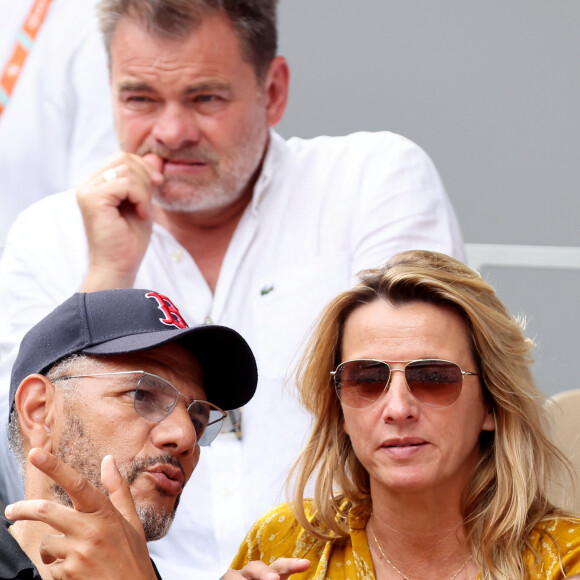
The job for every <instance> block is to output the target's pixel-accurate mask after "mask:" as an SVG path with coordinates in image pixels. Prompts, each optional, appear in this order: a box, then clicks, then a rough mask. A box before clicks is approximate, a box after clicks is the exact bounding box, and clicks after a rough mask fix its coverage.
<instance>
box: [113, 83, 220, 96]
mask: <svg viewBox="0 0 580 580" xmlns="http://www.w3.org/2000/svg"><path fill="white" fill-rule="evenodd" d="M230 88H231V85H230V83H227V82H222V81H208V82H203V83H197V84H194V85H190V86H188V87H186V88H185V91H184V94H186V95H193V94H196V93H204V92H208V91H224V90H229V89H230ZM118 90H119V92H121V93H123V92H127V93H130V92H139V93H154V92H155V89H154V88H153V87H152V86H151V85H149V84H147V83H144V82H141V81H123V82H121V83H119V86H118Z"/></svg>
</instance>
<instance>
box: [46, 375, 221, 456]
mask: <svg viewBox="0 0 580 580" xmlns="http://www.w3.org/2000/svg"><path fill="white" fill-rule="evenodd" d="M114 375H136V377H137V376H138V375H141V376H140V377H139V378H138V380H137V383H136V384H135V390H134V391H132V393H131V394H132V397H133V401H134V402H133V405H134V407H135V411H137V413H139V415H141V417H145V419H148V420H149V421H154V422H156V423H159V422H160V421H163V419H166V418H167V417H169V415H170V414H171V412H172V411H173V409H175V405H177V401H178V399H179V395H181V396H182V397H183V398H184V399H187V400H188V401H191V402H190V403H189V404H188V405H187V412H188V413H189V416H190V417H191V422H192V423H193V426H194V428H195V437H196V442H197V444H198V445H199V446H201V447H207V446H208V445H209V444H210V443H211V442H212V441H213V440H214V439H215V438H216V437H217V434H218V433H219V432H220V429H221V428H222V424H223V421H224V419H225V418H226V417H227V416H228V414H227V413H226V412H225V411H223V410H222V409H220V408H219V407H218V406H217V405H214V404H213V403H209V402H208V401H198V400H193V399H190V398H189V397H186V396H185V395H184V394H183V393H180V392H179V391H178V390H177V389H176V388H175V387H174V386H173V385H172V384H171V383H170V382H169V381H167V380H165V379H164V378H162V377H159V376H157V375H154V374H153V373H148V372H146V371H117V372H113V373H96V374H92V375H70V376H66V377H58V378H56V379H54V380H53V382H56V381H63V380H68V379H88V378H94V377H108V376H114Z"/></svg>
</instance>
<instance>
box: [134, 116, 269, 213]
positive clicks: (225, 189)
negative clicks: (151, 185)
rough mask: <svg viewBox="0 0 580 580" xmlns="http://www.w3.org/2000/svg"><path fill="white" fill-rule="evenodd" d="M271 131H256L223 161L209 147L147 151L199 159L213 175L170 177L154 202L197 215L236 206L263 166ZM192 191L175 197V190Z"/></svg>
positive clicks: (167, 207)
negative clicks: (174, 150)
mask: <svg viewBox="0 0 580 580" xmlns="http://www.w3.org/2000/svg"><path fill="white" fill-rule="evenodd" d="M268 138H269V137H268V129H267V127H266V128H265V129H264V128H262V129H260V130H258V129H255V130H254V131H252V133H250V134H248V135H245V136H244V137H243V139H242V140H241V142H240V143H239V144H238V145H237V147H236V148H235V149H234V150H233V153H232V154H231V155H230V156H229V157H227V158H223V156H222V158H221V159H220V158H219V156H218V154H217V153H216V152H215V151H213V150H211V149H208V148H207V147H201V146H196V147H191V148H187V149H186V150H185V151H180V152H178V153H177V154H172V153H171V152H169V151H162V150H160V149H159V148H153V149H150V148H147V149H146V150H144V151H143V152H138V154H142V153H143V154H144V153H149V152H152V153H157V154H158V155H160V156H161V157H169V158H172V157H174V158H177V159H183V160H187V159H195V160H198V161H202V162H205V163H207V164H208V166H209V167H210V170H211V172H212V175H211V176H210V178H209V179H208V178H207V176H206V177H205V178H195V177H186V176H179V175H177V176H171V175H170V176H166V177H165V182H164V183H163V184H162V185H161V186H160V187H158V188H155V190H154V191H153V200H154V201H155V203H156V204H157V205H159V206H160V207H162V208H163V209H165V210H167V211H173V212H182V213H196V212H204V211H212V210H217V209H222V208H226V207H229V206H230V205H233V204H234V203H235V202H236V201H238V200H239V199H240V198H241V197H242V196H243V195H244V194H245V193H246V192H247V188H248V186H249V185H250V183H251V182H252V180H253V179H254V178H255V176H256V172H257V171H258V170H259V168H260V167H261V163H262V158H263V157H264V155H265V151H266V146H267V143H268ZM176 188H184V189H185V188H188V189H189V190H190V192H189V193H188V194H183V195H181V196H175V197H174V196H173V195H172V190H174V189H176Z"/></svg>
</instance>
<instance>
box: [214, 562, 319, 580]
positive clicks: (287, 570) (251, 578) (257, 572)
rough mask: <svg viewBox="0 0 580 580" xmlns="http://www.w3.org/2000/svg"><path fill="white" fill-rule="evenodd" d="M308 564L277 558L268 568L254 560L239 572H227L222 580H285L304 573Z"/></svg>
mask: <svg viewBox="0 0 580 580" xmlns="http://www.w3.org/2000/svg"><path fill="white" fill-rule="evenodd" d="M309 567H310V562H309V561H308V560H304V559H303V558H278V559H277V560H276V561H274V562H273V563H272V564H270V565H269V566H268V565H267V564H264V562H261V561H260V560H255V561H253V562H250V563H249V564H246V565H245V566H244V567H243V568H242V569H241V570H228V571H227V572H226V574H225V575H224V577H223V578H224V580H287V578H288V576H290V575H291V574H296V573H298V572H304V571H305V570H308V568H309Z"/></svg>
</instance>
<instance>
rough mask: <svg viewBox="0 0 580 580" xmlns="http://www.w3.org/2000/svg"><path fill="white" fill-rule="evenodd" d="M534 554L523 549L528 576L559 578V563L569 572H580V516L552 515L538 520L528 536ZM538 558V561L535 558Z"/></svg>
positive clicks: (569, 573)
mask: <svg viewBox="0 0 580 580" xmlns="http://www.w3.org/2000/svg"><path fill="white" fill-rule="evenodd" d="M529 545H530V547H531V548H532V550H533V551H534V552H535V554H532V553H531V552H530V550H529V549H528V550H526V552H527V553H526V555H525V558H526V561H527V562H528V567H529V569H530V572H531V578H536V576H535V575H534V574H535V571H536V572H538V574H539V575H538V576H537V577H538V578H542V579H545V578H559V577H560V576H558V573H559V570H560V566H562V567H563V568H564V570H565V571H566V573H567V574H568V575H571V574H578V573H580V518H575V517H573V516H563V517H552V518H549V519H544V520H541V521H540V522H538V523H537V524H536V525H535V526H534V528H533V530H532V532H531V534H530V538H529ZM536 557H539V562H538V561H537V560H536Z"/></svg>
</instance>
